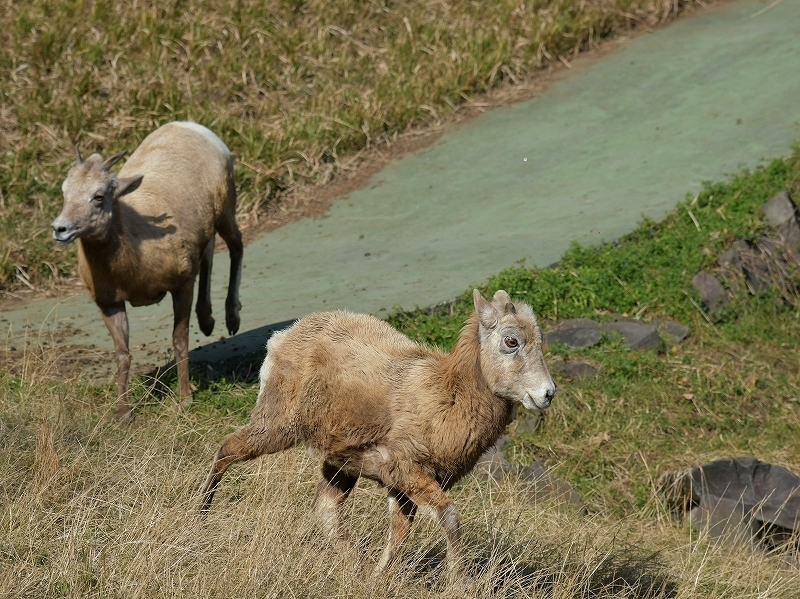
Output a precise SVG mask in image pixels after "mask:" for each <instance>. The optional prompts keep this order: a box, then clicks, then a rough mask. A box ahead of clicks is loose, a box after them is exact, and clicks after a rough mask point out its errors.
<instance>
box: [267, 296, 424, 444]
mask: <svg viewBox="0 0 800 599" xmlns="http://www.w3.org/2000/svg"><path fill="white" fill-rule="evenodd" d="M439 356H440V354H439V353H438V352H437V351H436V350H432V349H430V348H427V347H424V346H421V345H419V344H417V343H414V342H413V341H411V340H410V339H409V338H408V337H406V336H405V335H403V334H401V333H399V332H398V331H396V330H395V329H393V328H392V327H391V326H389V325H388V324H387V323H385V322H383V321H382V320H379V319H378V318H375V317H373V316H369V315H365V314H354V313H350V312H345V311H338V312H321V313H315V314H311V315H309V316H306V317H305V318H303V319H301V320H299V321H298V322H297V323H295V324H294V325H293V326H291V327H290V328H289V329H287V330H285V331H282V332H280V333H278V334H276V335H275V336H274V337H273V338H272V339H270V342H269V343H268V345H267V359H266V360H265V363H264V366H263V368H262V373H261V376H262V386H261V391H260V392H259V399H258V405H257V406H256V409H255V411H254V414H253V416H254V418H255V419H258V418H260V417H263V418H269V419H272V418H276V417H278V418H281V419H282V420H283V421H285V422H286V423H287V426H289V427H291V428H292V431H291V434H293V435H294V436H296V437H298V438H299V439H301V440H303V441H304V442H306V443H307V444H308V445H309V446H311V447H314V448H315V449H317V450H319V451H321V452H322V453H324V454H326V455H341V454H343V453H347V452H348V451H351V450H354V449H357V448H359V447H363V446H367V445H370V444H372V443H376V442H379V441H380V440H382V439H383V438H385V436H386V435H387V433H388V432H389V430H390V429H391V427H392V423H393V422H394V420H395V418H396V417H397V412H398V410H402V409H403V406H402V405H400V404H401V401H400V400H399V397H400V396H401V395H402V390H403V387H404V386H405V385H406V384H407V383H408V380H409V378H410V377H411V376H412V374H413V373H415V372H418V371H419V370H420V369H425V368H429V367H430V366H431V365H432V364H433V363H435V362H436V361H437V360H438V358H439Z"/></svg>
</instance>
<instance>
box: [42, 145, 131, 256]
mask: <svg viewBox="0 0 800 599" xmlns="http://www.w3.org/2000/svg"><path fill="white" fill-rule="evenodd" d="M76 155H77V162H76V163H75V166H73V167H72V168H71V169H70V170H69V173H68V174H67V178H66V179H65V180H64V183H63V184H62V185H61V190H62V192H63V194H64V207H63V208H62V210H61V214H59V215H58V217H57V218H56V219H55V220H54V221H53V222H52V224H51V225H50V226H51V228H52V229H53V239H55V240H56V241H57V242H58V243H60V244H67V243H70V242H72V241H74V240H75V239H77V238H78V237H82V238H84V239H95V240H101V239H104V238H105V236H106V235H107V234H108V230H109V227H110V225H111V218H112V215H113V213H114V207H115V205H116V202H117V200H118V199H119V197H120V196H122V195H124V194H126V193H130V192H131V191H133V190H134V189H136V188H137V187H138V186H139V184H140V183H141V182H142V177H141V176H139V177H132V178H119V177H117V176H116V175H115V174H114V173H112V172H111V170H110V169H111V167H112V166H113V165H114V164H115V163H116V162H117V161H118V160H119V159H120V158H122V157H123V156H124V155H125V152H120V153H118V154H115V155H114V156H112V157H111V158H109V159H108V160H106V161H105V162H104V161H103V158H102V157H101V156H100V155H99V154H92V155H91V156H89V158H87V159H86V161H83V160H81V156H80V153H78V151H77V148H76Z"/></svg>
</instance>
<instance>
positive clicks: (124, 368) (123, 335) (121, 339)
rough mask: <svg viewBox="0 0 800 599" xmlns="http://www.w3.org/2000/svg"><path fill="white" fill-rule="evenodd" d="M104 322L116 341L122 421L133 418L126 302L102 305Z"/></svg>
mask: <svg viewBox="0 0 800 599" xmlns="http://www.w3.org/2000/svg"><path fill="white" fill-rule="evenodd" d="M100 310H101V311H102V313H103V322H105V323H106V328H107V329H108V332H109V333H111V339H112V340H113V341H114V354H115V356H116V359H117V409H116V417H117V419H118V420H120V421H122V422H128V421H131V420H133V411H132V410H131V404H130V398H129V397H128V387H129V385H128V380H129V376H130V370H131V353H130V351H129V349H128V337H129V333H128V313H127V312H126V311H125V302H119V303H116V304H109V305H104V306H100Z"/></svg>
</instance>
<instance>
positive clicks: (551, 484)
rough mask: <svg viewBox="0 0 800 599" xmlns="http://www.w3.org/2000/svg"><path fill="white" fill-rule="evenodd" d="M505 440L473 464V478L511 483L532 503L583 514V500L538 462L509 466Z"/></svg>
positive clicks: (584, 508)
mask: <svg viewBox="0 0 800 599" xmlns="http://www.w3.org/2000/svg"><path fill="white" fill-rule="evenodd" d="M506 442H507V439H505V438H501V439H500V440H498V442H497V443H496V444H495V445H494V446H493V447H490V448H489V449H488V450H487V451H486V453H484V454H483V455H482V456H481V458H480V459H479V460H478V463H477V464H475V474H476V475H477V476H478V477H479V478H482V479H484V480H490V481H494V482H501V481H504V480H512V481H516V482H519V483H521V484H522V486H523V488H524V489H525V490H526V491H527V492H528V493H529V494H530V495H531V496H532V498H533V499H534V500H535V501H555V502H557V503H567V504H571V505H573V506H575V507H577V508H579V509H581V510H582V511H585V510H586V507H585V504H584V503H583V499H581V496H580V495H578V493H577V491H575V489H573V488H572V487H571V486H570V485H569V484H568V483H567V482H565V481H563V480H561V479H560V478H557V477H555V476H553V475H552V474H550V473H549V472H548V471H547V469H546V468H545V467H544V466H543V465H542V464H541V463H539V462H533V463H531V464H529V465H527V466H516V465H514V464H511V463H510V462H509V461H508V460H506V458H505V457H504V456H503V451H502V448H503V446H504V445H505V444H506Z"/></svg>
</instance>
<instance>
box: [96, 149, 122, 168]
mask: <svg viewBox="0 0 800 599" xmlns="http://www.w3.org/2000/svg"><path fill="white" fill-rule="evenodd" d="M127 153H128V150H122V151H121V152H117V153H116V154H114V155H113V156H111V157H110V158H108V159H107V160H106V161H105V162H104V163H103V167H102V168H103V170H104V171H107V170H109V169H110V168H111V167H112V166H114V165H115V164H116V163H117V162H119V161H120V159H121V158H122V157H123V156H125V154H127Z"/></svg>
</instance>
